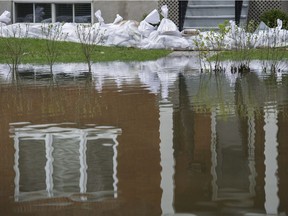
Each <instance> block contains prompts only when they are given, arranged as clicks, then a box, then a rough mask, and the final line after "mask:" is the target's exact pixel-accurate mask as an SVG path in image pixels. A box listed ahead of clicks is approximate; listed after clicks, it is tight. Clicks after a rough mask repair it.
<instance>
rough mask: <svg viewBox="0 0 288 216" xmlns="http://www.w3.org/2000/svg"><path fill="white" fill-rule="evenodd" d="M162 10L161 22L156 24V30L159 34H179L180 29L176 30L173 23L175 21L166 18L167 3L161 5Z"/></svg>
mask: <svg viewBox="0 0 288 216" xmlns="http://www.w3.org/2000/svg"><path fill="white" fill-rule="evenodd" d="M161 10H162V13H161V14H162V16H163V17H164V18H163V19H162V20H161V22H160V25H159V26H158V29H157V31H158V32H159V33H160V34H165V35H173V36H179V37H180V36H181V33H180V31H179V30H178V27H177V26H176V25H175V23H173V21H172V20H170V19H168V18H167V17H168V7H167V5H163V6H162V7H161Z"/></svg>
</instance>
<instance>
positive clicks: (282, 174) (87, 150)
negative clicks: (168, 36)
mask: <svg viewBox="0 0 288 216" xmlns="http://www.w3.org/2000/svg"><path fill="white" fill-rule="evenodd" d="M196 64H197V62H195V59H193V58H189V57H181V56H178V57H177V56H176V57H167V58H164V59H160V60H158V61H155V62H142V63H137V62H132V63H123V62H112V63H97V64H94V65H93V68H92V74H91V75H87V73H85V72H83V71H82V70H83V68H86V65H85V64H59V65H55V68H54V70H55V74H54V76H53V77H51V76H50V75H49V73H46V72H45V71H48V69H47V68H44V69H43V67H42V66H41V67H40V66H37V67H36V66H33V67H32V66H29V65H27V66H22V67H21V73H20V77H19V80H18V81H17V82H16V81H13V80H12V79H11V74H10V73H9V72H8V69H9V68H7V67H6V66H5V65H2V66H0V120H1V121H0V134H1V135H0V171H1V176H0V215H3V216H4V215H44V216H45V215H62V216H63V215H109V216H110V215H137V216H140V215H149V216H150V215H177V214H184V213H186V214H185V215H205V216H206V215H247V216H248V215H282V216H284V215H287V214H288V184H287V182H288V167H287V164H288V159H287V158H288V157H287V156H288V145H287V143H288V134H287V127H288V73H287V72H285V71H282V72H278V73H269V72H265V73H264V72H262V70H260V69H258V70H257V69H254V70H253V69H252V72H251V73H247V74H237V73H236V74H231V73H230V72H228V71H226V72H225V73H224V72H222V73H201V72H199V69H198V67H199V66H198V65H196ZM46 69H47V70H46Z"/></svg>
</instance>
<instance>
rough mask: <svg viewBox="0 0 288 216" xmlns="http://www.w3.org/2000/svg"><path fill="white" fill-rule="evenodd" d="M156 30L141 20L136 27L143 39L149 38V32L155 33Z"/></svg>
mask: <svg viewBox="0 0 288 216" xmlns="http://www.w3.org/2000/svg"><path fill="white" fill-rule="evenodd" d="M156 29H157V28H156V26H153V25H151V24H149V23H148V22H146V20H142V21H141V22H140V24H139V26H138V30H139V32H140V33H141V35H143V36H144V37H149V35H150V34H151V32H153V31H155V30H156Z"/></svg>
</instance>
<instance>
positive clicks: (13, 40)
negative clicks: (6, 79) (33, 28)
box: [1, 24, 29, 80]
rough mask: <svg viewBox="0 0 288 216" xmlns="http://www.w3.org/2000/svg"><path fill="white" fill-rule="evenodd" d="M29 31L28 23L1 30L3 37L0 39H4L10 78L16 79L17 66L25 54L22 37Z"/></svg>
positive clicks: (25, 36) (24, 44)
mask: <svg viewBox="0 0 288 216" xmlns="http://www.w3.org/2000/svg"><path fill="white" fill-rule="evenodd" d="M28 31H29V25H28V24H26V25H20V24H18V25H13V26H12V27H11V29H9V30H8V29H6V31H5V32H2V34H3V35H4V37H1V40H3V41H4V46H5V47H4V50H5V56H6V59H7V62H8V65H9V67H10V70H11V72H12V79H13V80H17V79H18V66H19V64H20V62H21V59H22V57H23V56H24V55H25V54H26V53H25V52H26V46H27V43H23V39H25V38H27V36H28Z"/></svg>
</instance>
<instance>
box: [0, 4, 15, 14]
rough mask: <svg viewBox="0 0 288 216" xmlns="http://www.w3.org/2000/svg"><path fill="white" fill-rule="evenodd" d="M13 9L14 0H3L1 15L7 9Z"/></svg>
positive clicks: (0, 5)
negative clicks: (12, 0)
mask: <svg viewBox="0 0 288 216" xmlns="http://www.w3.org/2000/svg"><path fill="white" fill-rule="evenodd" d="M5 10H7V11H10V12H11V11H12V2H11V1H1V2H0V15H1V14H2V13H3V12H4V11H5Z"/></svg>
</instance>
